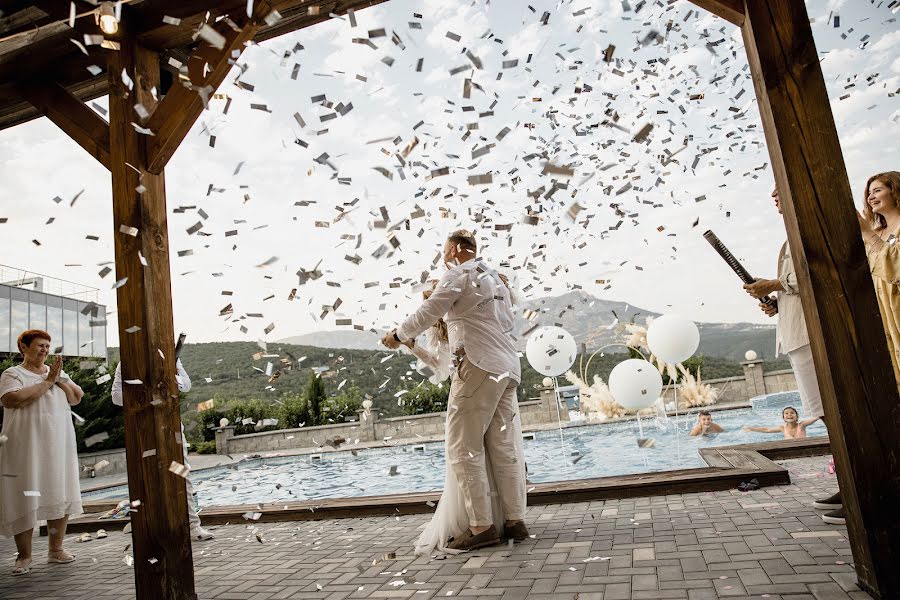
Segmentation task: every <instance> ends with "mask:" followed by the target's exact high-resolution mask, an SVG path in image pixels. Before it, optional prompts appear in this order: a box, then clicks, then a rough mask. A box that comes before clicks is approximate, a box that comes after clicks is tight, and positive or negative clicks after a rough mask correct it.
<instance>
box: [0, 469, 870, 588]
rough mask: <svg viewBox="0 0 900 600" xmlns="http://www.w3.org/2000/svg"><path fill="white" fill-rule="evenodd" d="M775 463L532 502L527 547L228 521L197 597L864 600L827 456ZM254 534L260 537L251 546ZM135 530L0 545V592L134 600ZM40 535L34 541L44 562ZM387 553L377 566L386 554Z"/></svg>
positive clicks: (408, 524) (207, 552) (366, 529)
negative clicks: (672, 490)
mask: <svg viewBox="0 0 900 600" xmlns="http://www.w3.org/2000/svg"><path fill="white" fill-rule="evenodd" d="M783 464H785V465H786V466H788V468H790V470H791V474H792V479H793V481H794V483H793V484H792V485H790V486H781V487H770V488H764V489H762V490H759V491H756V492H751V493H747V494H742V493H740V492H737V491H729V492H714V493H712V492H710V493H700V494H683V495H673V496H657V497H652V498H636V499H629V500H612V501H597V502H589V503H580V504H562V505H551V506H537V507H533V508H530V509H529V511H528V525H529V528H530V530H531V533H532V534H534V539H532V540H529V541H526V542H524V543H522V544H518V545H516V546H515V547H512V548H510V547H507V546H501V547H497V548H489V549H485V550H480V551H477V552H474V553H470V554H464V555H461V556H457V557H453V558H448V559H446V560H431V559H428V558H416V557H414V556H413V555H412V543H413V541H414V540H415V539H416V537H417V535H418V532H419V530H420V529H421V528H422V527H423V526H424V524H425V523H426V522H427V520H428V517H427V516H426V515H418V516H410V517H403V518H399V519H398V518H390V517H383V518H372V519H352V520H350V519H347V520H334V521H318V522H298V523H272V524H262V525H260V526H259V527H258V529H256V528H254V527H252V526H248V525H246V524H241V525H227V526H223V527H219V528H217V530H216V533H217V535H218V537H217V539H216V540H213V541H210V542H205V543H196V544H195V545H194V567H195V571H196V582H197V592H198V595H199V598H201V599H203V600H206V599H221V600H279V599H286V598H304V599H305V598H310V599H314V598H322V599H327V600H337V599H340V598H411V599H413V600H418V599H421V600H425V599H428V598H446V597H457V596H462V597H466V598H484V599H488V598H490V599H494V600H516V599H520V598H529V599H532V600H551V599H552V600H563V599H570V600H572V599H579V600H626V599H631V598H634V599H638V598H647V599H653V598H656V599H663V600H664V599H688V600H707V599H708V600H716V599H718V598H770V599H772V600H777V599H785V600H786V599H791V600H846V599H868V598H869V596H868V594H866V593H865V592H862V591H860V590H859V589H858V588H857V587H856V585H855V575H854V573H853V569H852V566H851V565H850V562H851V560H852V558H851V556H850V548H849V544H848V542H847V539H846V530H845V529H844V528H843V527H835V526H830V525H826V524H824V523H823V522H822V520H821V519H820V518H819V516H818V514H817V513H816V511H814V510H813V509H812V508H811V507H810V503H811V502H812V500H813V499H814V498H815V497H818V496H824V495H829V494H830V493H831V492H832V491H833V490H834V488H835V486H836V482H835V478H834V476H833V475H828V474H825V473H824V472H823V468H824V465H825V459H824V458H811V459H797V460H791V461H785V462H784V463H783ZM254 530H255V531H258V532H259V533H260V535H261V538H262V543H260V542H259V541H257V539H256V535H255V531H254ZM130 541H131V536H130V535H126V534H122V533H119V532H115V533H111V534H110V537H109V538H107V539H105V540H97V541H92V542H90V543H87V544H76V543H74V542H71V543H69V545H68V548H69V549H70V550H71V551H72V552H74V553H75V554H77V555H78V561H77V562H76V563H74V564H72V565H54V566H51V565H47V564H37V565H36V567H35V569H34V570H33V571H32V572H31V573H30V574H29V575H26V576H24V577H16V578H13V577H12V576H11V575H10V574H9V573H10V570H11V568H12V561H13V554H14V552H15V547H14V545H13V543H12V540H11V539H0V565H2V570H0V598H2V599H3V600H7V599H13V598H15V599H29V600H39V599H40V600H45V599H46V600H50V599H53V600H56V599H65V600H74V599H81V598H83V599H91V600H97V599H100V598H116V599H119V598H133V597H134V587H133V580H132V569H131V568H130V567H128V566H127V565H126V564H125V561H124V557H125V556H126V552H127V550H126V548H127V546H128V544H129V542H130ZM46 550H47V542H46V538H42V539H40V540H37V541H36V544H35V556H37V557H41V556H44V555H45V553H46ZM391 552H394V553H396V558H387V557H386V555H387V553H391Z"/></svg>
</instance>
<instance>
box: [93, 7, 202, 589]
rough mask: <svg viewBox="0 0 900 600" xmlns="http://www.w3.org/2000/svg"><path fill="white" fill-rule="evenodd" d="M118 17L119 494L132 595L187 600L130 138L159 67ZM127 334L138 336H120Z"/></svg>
mask: <svg viewBox="0 0 900 600" xmlns="http://www.w3.org/2000/svg"><path fill="white" fill-rule="evenodd" d="M126 8H127V7H126ZM122 12H123V18H122V23H121V28H122V34H121V36H120V44H121V49H120V50H119V51H118V52H112V53H110V55H109V89H110V94H109V120H110V123H109V140H110V171H111V173H112V188H113V193H112V196H113V227H114V231H115V233H114V235H115V251H116V277H117V279H118V280H120V281H121V280H123V279H126V278H127V281H125V282H124V285H122V286H121V287H119V288H118V290H117V295H118V318H119V332H120V338H119V339H120V346H121V361H122V363H121V364H122V380H123V382H124V384H123V386H122V391H123V400H124V410H125V448H126V457H127V461H128V491H129V495H130V498H131V500H132V502H134V501H135V500H140V505H139V506H137V507H136V509H137V512H136V513H135V514H134V515H133V516H132V519H131V524H132V531H133V538H134V572H135V589H136V592H137V599H138V600H159V599H166V600H194V599H196V597H197V596H196V594H195V593H194V570H193V569H194V566H193V557H192V554H191V542H190V534H189V526H188V518H187V502H188V498H187V496H186V493H185V483H184V479H183V477H182V476H180V475H178V474H176V473H174V472H172V471H171V470H170V466H172V465H173V463H175V464H182V463H183V454H182V444H183V443H184V440H182V439H181V413H180V401H179V396H178V386H177V383H176V381H175V353H174V351H175V335H174V330H173V323H172V291H171V282H170V276H169V237H168V231H167V225H166V190H165V175H164V173H163V172H162V170H160V171H159V173H158V174H151V173H149V172H148V170H147V165H148V163H149V158H148V152H147V146H148V143H147V138H148V136H147V135H146V134H144V133H141V132H139V131H138V130H137V129H135V125H138V126H145V123H144V122H143V120H142V119H141V117H140V116H139V112H138V111H136V110H135V107H136V106H138V105H140V106H142V107H143V108H144V109H146V111H147V112H152V111H153V110H154V108H155V107H156V100H155V98H154V97H153V94H154V93H157V90H158V88H159V81H160V72H159V60H160V57H159V54H158V53H157V52H155V51H152V50H148V49H146V48H144V47H142V46H141V45H140V44H139V43H138V42H137V41H136V40H135V39H134V37H133V36H132V35H131V34H130V32H129V29H128V28H129V25H131V24H130V23H129V22H128V19H127V16H128V11H127V10H124V9H123V11H122ZM128 81H130V82H131V83H132V85H131V87H130V89H129V86H128V84H127V83H126V82H128ZM140 112H143V111H140ZM133 327H139V328H140V329H139V330H138V331H135V332H133V333H128V331H129V330H130V329H131V328H133ZM134 380H140V382H141V383H134V384H129V383H128V381H134Z"/></svg>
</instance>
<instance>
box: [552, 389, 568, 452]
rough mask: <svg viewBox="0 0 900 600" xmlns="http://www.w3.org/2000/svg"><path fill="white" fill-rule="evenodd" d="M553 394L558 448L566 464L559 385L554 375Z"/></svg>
mask: <svg viewBox="0 0 900 600" xmlns="http://www.w3.org/2000/svg"><path fill="white" fill-rule="evenodd" d="M553 394H554V396H555V397H556V423H557V425H558V426H559V448H560V450H562V455H563V464H567V463H566V461H567V460H568V458H569V457H568V456H567V452H566V443H565V441H564V440H563V430H562V413H561V412H560V410H559V385H558V384H557V382H556V377H554V378H553Z"/></svg>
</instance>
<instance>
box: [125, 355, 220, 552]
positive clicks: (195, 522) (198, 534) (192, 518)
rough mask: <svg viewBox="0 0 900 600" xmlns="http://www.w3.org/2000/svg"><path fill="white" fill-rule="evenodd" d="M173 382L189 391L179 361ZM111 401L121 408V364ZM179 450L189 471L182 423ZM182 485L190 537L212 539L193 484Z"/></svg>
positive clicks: (180, 390) (186, 445) (184, 392)
mask: <svg viewBox="0 0 900 600" xmlns="http://www.w3.org/2000/svg"><path fill="white" fill-rule="evenodd" d="M175 381H176V382H177V383H178V391H179V392H181V393H183V394H186V393H188V392H189V391H191V378H190V377H189V376H188V374H187V371H185V370H184V366H183V365H182V364H181V359H178V360H177V361H176V362H175ZM112 401H113V404H115V405H116V406H122V405H123V403H122V363H121V362H120V363H119V364H118V365H116V376H115V377H114V378H113V385H112ZM181 449H182V451H183V452H184V466H186V467H187V468H188V469H190V468H191V467H190V465H188V460H187V458H188V441H187V438H186V437H185V435H184V423H182V424H181ZM184 484H185V488H186V491H187V512H188V522H189V523H190V525H191V537H194V538H199V539H210V538H212V537H214V536H213V535H212V534H211V533H210V532H208V531H207V530H205V529H203V527H201V526H200V515H198V514H197V506H196V503H195V501H194V484H193V483H192V482H191V478H190V477H185V478H184Z"/></svg>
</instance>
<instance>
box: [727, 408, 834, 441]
mask: <svg viewBox="0 0 900 600" xmlns="http://www.w3.org/2000/svg"><path fill="white" fill-rule="evenodd" d="M781 418H782V419H784V425H780V426H778V427H750V426H748V425H744V427H743V430H744V431H758V432H760V433H783V434H784V439H786V440H799V439H802V438H805V437H806V428H807V427H809V426H810V425H812V424H813V423H815V422H816V421H818V420H819V417H813V418H811V419H806V420H804V421H801V420H800V414H799V413H798V412H797V409H796V408H794V407H793V406H786V407H785V408H784V410H782V411H781Z"/></svg>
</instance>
